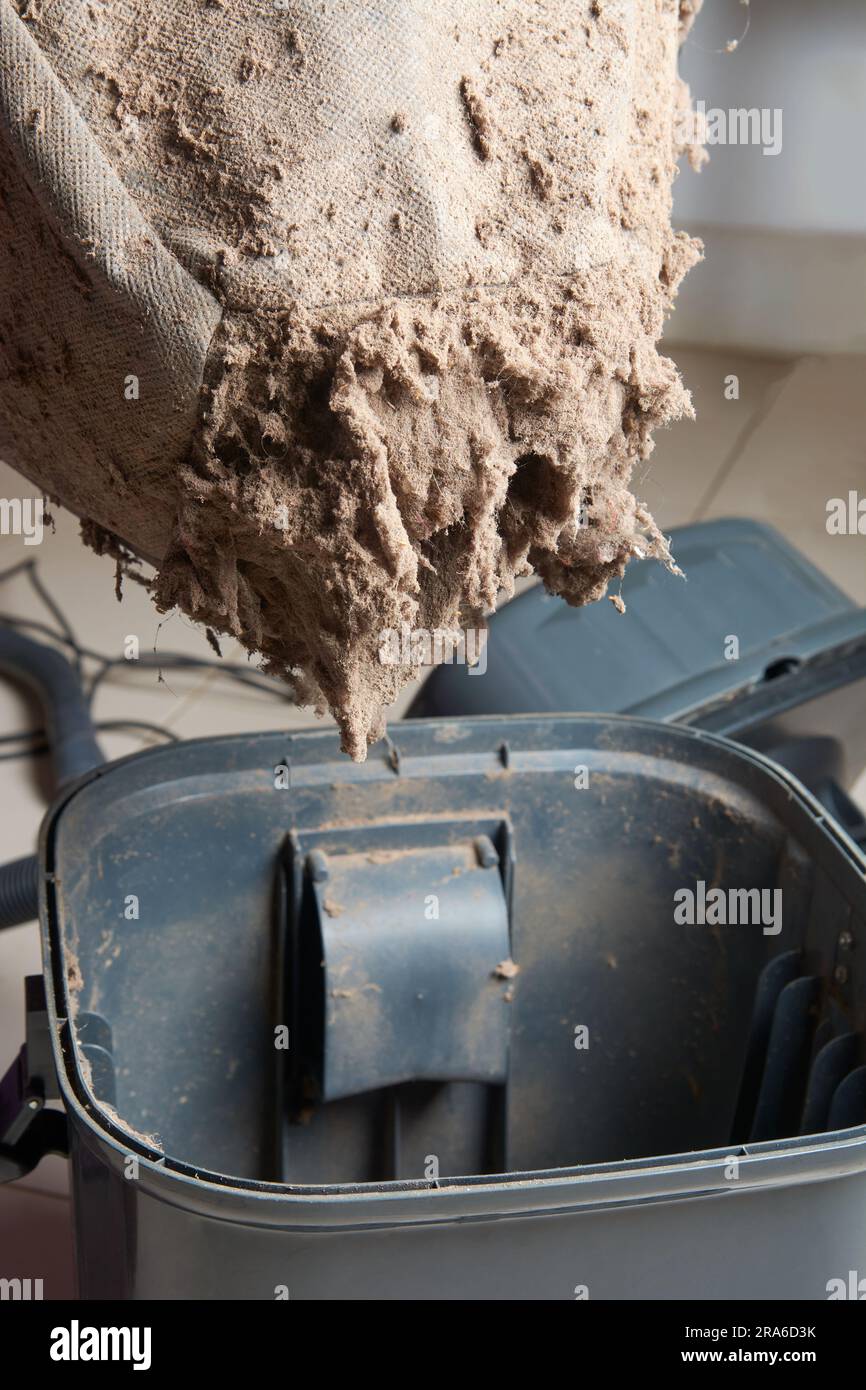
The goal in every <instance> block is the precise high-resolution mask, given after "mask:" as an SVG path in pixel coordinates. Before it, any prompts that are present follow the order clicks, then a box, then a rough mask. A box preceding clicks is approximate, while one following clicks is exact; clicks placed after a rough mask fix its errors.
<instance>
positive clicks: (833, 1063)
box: [800, 1033, 859, 1134]
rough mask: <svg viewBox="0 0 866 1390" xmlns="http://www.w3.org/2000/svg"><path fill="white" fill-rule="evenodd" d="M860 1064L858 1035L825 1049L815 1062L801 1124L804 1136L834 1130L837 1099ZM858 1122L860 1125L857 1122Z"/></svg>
mask: <svg viewBox="0 0 866 1390" xmlns="http://www.w3.org/2000/svg"><path fill="white" fill-rule="evenodd" d="M856 1061H857V1035H856V1034H855V1033H844V1034H843V1035H842V1037H841V1038H834V1039H833V1040H832V1042H828V1043H826V1044H825V1046H824V1047H822V1048H821V1050H820V1052H819V1053H818V1055H817V1056H816V1058H815V1061H814V1062H813V1063H812V1070H811V1072H810V1074H809V1086H808V1089H807V1091H806V1103H805V1105H804V1106H803V1117H802V1120H801V1122H800V1133H801V1134H821V1133H823V1131H824V1130H827V1129H833V1128H834V1126H833V1125H832V1124H831V1123H830V1110H831V1106H832V1103H833V1098H834V1096H836V1095H838V1093H839V1089H840V1086H841V1085H842V1084H843V1083H844V1080H845V1078H846V1077H847V1075H848V1073H849V1072H850V1071H851V1068H852V1067H853V1066H854V1064H855V1062H856ZM854 1123H859V1121H856V1122H854Z"/></svg>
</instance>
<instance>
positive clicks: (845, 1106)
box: [827, 1067, 866, 1130]
mask: <svg viewBox="0 0 866 1390" xmlns="http://www.w3.org/2000/svg"><path fill="white" fill-rule="evenodd" d="M864 1123H866V1067H858V1068H857V1070H856V1071H852V1072H850V1073H849V1075H848V1076H846V1077H845V1080H844V1081H843V1082H842V1083H841V1085H840V1086H837V1088H836V1094H835V1095H834V1097H833V1102H832V1104H831V1106H830V1118H829V1123H828V1126H827V1127H828V1129H831V1130H834V1129H851V1128H853V1126H854V1125H862V1124H864Z"/></svg>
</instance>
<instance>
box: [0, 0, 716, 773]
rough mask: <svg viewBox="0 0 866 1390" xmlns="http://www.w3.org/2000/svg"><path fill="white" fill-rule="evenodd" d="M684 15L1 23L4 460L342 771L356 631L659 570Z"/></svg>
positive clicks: (616, 10)
mask: <svg viewBox="0 0 866 1390" xmlns="http://www.w3.org/2000/svg"><path fill="white" fill-rule="evenodd" d="M695 8H696V6H695V4H694V3H689V4H683V5H680V4H678V3H677V0H603V3H602V0H514V3H505V0H474V3H473V0H460V3H457V0H435V3H434V0H378V3H360V2H359V0H328V3H321V2H320V0H285V3H280V4H271V3H267V2H266V0H191V3H189V4H185V5H182V6H178V5H174V4H171V3H168V0H158V2H157V3H143V0H115V2H114V3H111V4H109V3H107V2H103V0H92V2H89V0H85V3H81V0H38V2H37V0H18V3H17V4H13V3H12V0H0V58H2V68H0V120H2V132H0V291H2V298H0V449H2V451H3V455H4V457H6V458H7V459H8V460H9V461H10V462H12V463H13V464H14V465H15V466H16V467H18V468H19V469H20V470H21V471H22V472H23V473H25V474H26V475H27V477H29V478H30V479H32V480H33V481H34V482H35V483H36V484H37V485H38V486H39V487H40V488H42V489H44V490H45V491H46V492H47V493H49V494H50V495H51V496H52V497H54V498H56V499H59V501H61V502H62V503H63V504H64V505H66V506H68V507H70V508H71V509H72V510H73V511H75V512H76V513H77V514H78V515H79V516H81V517H82V518H83V519H84V520H85V522H86V526H85V534H86V536H87V538H88V539H89V540H90V541H91V543H93V544H95V545H97V547H99V548H108V549H110V550H113V551H114V552H115V553H117V554H121V555H122V554H124V553H125V550H126V548H129V549H130V550H131V551H133V552H135V553H136V554H138V555H140V556H142V557H144V558H145V559H147V560H148V561H150V562H152V563H153V564H154V565H155V566H156V568H157V576H156V580H155V586H154V591H155V597H156V600H157V602H158V604H159V605H160V606H161V607H162V608H163V609H165V608H167V607H170V606H172V605H174V604H178V605H180V606H181V607H183V608H184V609H185V610H186V611H187V612H189V613H190V614H192V616H193V617H195V618H198V619H200V620H201V621H203V622H206V623H208V624H209V625H211V626H212V627H214V628H216V629H217V630H219V631H222V632H227V633H231V634H232V635H235V636H237V637H239V638H241V640H243V641H244V642H245V643H246V644H247V646H248V647H249V648H250V649H251V650H254V651H257V652H260V653H262V654H263V655H264V657H265V658H266V660H267V662H268V663H269V665H270V667H271V668H272V669H275V670H277V671H280V672H283V673H285V674H287V675H289V676H290V677H291V678H292V679H293V680H294V681H295V683H296V687H297V689H298V694H299V698H302V699H306V700H310V701H312V702H313V703H316V704H321V705H328V706H330V708H331V709H332V710H333V712H334V713H335V715H336V717H337V718H338V720H339V722H340V725H341V728H342V731H343V735H344V746H345V747H346V748H347V749H348V751H350V752H351V753H352V754H353V755H354V756H357V757H360V756H363V754H364V750H365V748H366V744H367V742H368V741H369V740H372V739H374V738H376V737H378V736H379V734H380V733H381V731H382V728H383V709H384V708H385V707H387V705H388V703H389V702H390V701H391V700H393V698H394V696H395V695H396V693H397V692H398V690H399V688H400V686H401V685H402V683H403V682H404V681H405V680H406V679H408V678H410V677H411V676H412V675H413V674H414V670H413V668H412V667H411V666H409V667H406V668H403V667H400V668H395V667H393V666H387V665H385V666H383V664H382V662H381V660H380V650H381V645H382V633H383V631H384V630H391V629H398V628H402V627H404V626H408V627H409V628H411V629H417V628H421V629H424V630H429V629H431V628H435V629H440V630H444V631H447V632H449V633H454V634H456V633H457V632H458V631H459V629H460V627H461V626H462V625H465V624H467V623H470V624H478V623H481V622H483V620H484V614H485V612H486V611H488V610H489V609H490V607H491V606H493V604H495V602H496V601H497V598H498V597H501V595H502V594H503V593H505V594H508V593H509V592H510V589H511V586H512V585H513V580H514V577H515V575H517V574H520V573H524V572H526V571H527V570H528V569H531V568H534V569H536V570H537V571H538V572H539V573H540V574H541V575H542V577H543V578H544V580H545V582H546V583H547V584H548V587H549V588H551V590H552V591H553V592H557V593H561V594H562V595H563V597H565V598H566V599H567V600H568V601H570V602H575V603H579V602H585V601H587V600H588V599H592V598H597V597H598V596H599V595H600V594H602V593H603V592H604V590H605V588H606V585H607V583H608V581H609V579H610V578H611V577H612V576H614V575H616V574H620V573H622V570H623V567H624V565H625V564H626V563H627V560H628V559H629V557H630V556H631V555H633V554H635V553H655V554H657V555H659V556H660V557H661V558H666V546H665V544H664V540H663V538H662V537H661V536H660V535H659V534H658V531H657V530H656V528H655V526H654V524H653V523H652V520H651V518H649V517H648V516H647V515H646V513H645V512H644V511H643V510H642V509H641V508H640V506H639V504H638V503H636V501H635V499H634V498H633V497H632V495H631V493H630V492H629V490H628V476H629V473H630V471H631V467H632V465H633V463H634V460H635V459H636V458H638V457H645V456H646V454H647V453H648V452H649V449H650V447H651V443H650V431H651V429H652V428H653V427H654V426H655V425H657V424H660V423H663V422H664V421H665V420H667V419H669V418H672V417H673V416H675V415H676V414H678V413H682V411H683V410H685V409H687V408H688V400H687V396H686V394H685V393H684V391H683V390H682V387H681V385H680V383H679V381H678V378H677V376H676V373H675V371H674V369H673V367H672V366H671V364H670V363H668V362H667V361H666V360H665V359H664V358H662V357H660V356H659V355H658V353H657V352H656V350H655V342H656V340H657V338H658V336H659V334H660V332H661V328H662V323H663V319H664V315H665V313H666V312H667V310H668V308H669V306H670V303H671V301H672V298H673V295H674V293H675V290H676V286H677V284H678V282H679V279H680V278H681V276H682V274H683V273H684V272H685V270H686V269H687V268H688V266H689V265H690V264H691V263H692V262H693V261H694V260H695V259H696V257H697V254H698V252H697V249H696V247H695V246H694V245H693V243H691V242H690V241H689V240H688V238H685V237H683V236H682V235H678V234H675V233H673V232H672V230H671V228H670V185H671V181H672V178H673V176H674V172H675V159H676V157H677V154H678V153H679V145H678V141H677V136H676V124H677V117H678V114H679V113H681V112H682V110H683V107H684V104H685V103H686V102H687V94H686V93H685V90H684V88H683V86H682V84H681V83H680V81H679V79H678V78H677V75H676V56H677V48H678V43H679V40H680V38H681V35H682V32H683V29H684V27H685V26H686V25H687V24H688V22H690V19H691V16H692V14H693V12H694V9H695ZM130 375H134V376H135V377H137V378H138V394H137V397H136V398H134V399H127V397H126V395H125V392H124V384H125V382H126V379H127V378H128V377H129V376H130Z"/></svg>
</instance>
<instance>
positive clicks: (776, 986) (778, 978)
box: [731, 951, 801, 1144]
mask: <svg viewBox="0 0 866 1390" xmlns="http://www.w3.org/2000/svg"><path fill="white" fill-rule="evenodd" d="M800 959H801V957H800V952H799V951H786V952H785V954H784V955H781V956H775V957H774V959H773V960H771V961H769V963H768V964H767V965H765V966H764V969H763V970H762V971H761V975H760V978H759V980H758V988H757V991H756V994H755V1006H754V1010H753V1013H752V1029H751V1033H750V1035H749V1045H748V1047H747V1049H746V1060H745V1064H744V1066H743V1079H742V1082H741V1083H740V1096H739V1100H738V1102H737V1109H736V1114H735V1117H734V1125H733V1130H732V1134H731V1139H732V1142H733V1143H735V1144H743V1143H745V1142H746V1140H747V1139H748V1138H749V1137H750V1136H751V1133H752V1122H753V1119H754V1115H755V1110H756V1108H757V1104H758V1097H759V1095H760V1093H761V1081H762V1079H763V1076H764V1069H765V1067H766V1065H767V1049H768V1047H769V1044H770V1033H771V1031H772V1027H773V1015H774V1013H775V1011H776V1005H777V1003H778V1002H779V996H780V995H781V993H782V990H783V989H784V988H785V986H786V985H788V984H790V983H791V981H792V980H795V979H796V978H797V976H798V975H799V973H800Z"/></svg>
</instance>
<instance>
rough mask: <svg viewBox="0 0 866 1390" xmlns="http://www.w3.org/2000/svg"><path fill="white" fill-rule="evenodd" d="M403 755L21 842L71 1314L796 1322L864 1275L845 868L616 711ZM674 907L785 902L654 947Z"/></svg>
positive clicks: (332, 758)
mask: <svg viewBox="0 0 866 1390" xmlns="http://www.w3.org/2000/svg"><path fill="white" fill-rule="evenodd" d="M395 737H396V745H397V747H396V755H395V754H394V750H392V751H391V752H390V753H388V754H387V756H386V755H385V754H383V753H382V752H381V751H380V750H379V749H374V750H373V751H372V754H371V757H370V760H369V761H368V762H367V763H366V764H365V765H363V766H356V765H353V764H350V763H349V762H348V761H347V760H346V759H345V758H344V757H342V756H341V755H340V753H339V750H338V744H337V741H336V739H335V737H334V736H333V735H332V734H330V733H319V732H313V733H304V734H299V735H295V736H292V737H289V736H287V735H283V734H273V735H262V736H255V737H247V738H236V737H233V738H227V739H215V740H208V741H202V742H198V743H190V744H185V745H183V746H181V747H178V748H171V749H160V750H155V751H151V752H148V753H146V754H143V755H139V756H136V757H134V758H131V759H126V760H124V761H122V762H119V763H116V764H113V765H110V766H108V767H106V768H104V769H99V770H97V771H96V772H94V773H93V774H92V775H90V776H88V777H87V778H85V779H84V780H83V781H82V782H81V783H79V784H78V785H77V786H76V787H75V788H74V789H73V790H72V791H71V793H67V794H66V795H65V796H64V797H62V798H61V799H60V800H59V801H58V802H57V803H56V804H55V806H54V808H53V809H52V811H51V812H50V813H49V815H48V817H47V819H46V821H45V824H44V827H43V832H42V838H41V856H42V863H43V869H44V873H43V883H42V930H43V943H44V960H45V982H46V991H47V1009H48V1024H49V1028H50V1033H51V1037H52V1040H53V1048H54V1056H55V1059H56V1064H57V1069H58V1073H59V1088H60V1094H61V1096H62V1100H63V1102H64V1105H65V1107H66V1111H67V1114H68V1117H69V1125H70V1133H71V1141H72V1143H71V1161H72V1169H73V1177H74V1196H75V1221H76V1245H77V1262H78V1276H79V1282H80V1290H81V1293H82V1295H83V1296H84V1297H86V1298H101V1297H126V1298H139V1299H144V1298H209V1299H238V1298H240V1299H273V1298H275V1297H284V1296H286V1295H288V1296H289V1297H290V1298H292V1299H298V1298H302V1299H303V1298H363V1299H380V1298H381V1299H388V1298H394V1299H406V1298H424V1299H454V1298H457V1299H477V1298H494V1299H521V1298H541V1299H572V1298H575V1297H581V1296H584V1295H585V1294H587V1293H588V1296H589V1297H590V1298H592V1299H596V1298H625V1299H628V1298H673V1297H699V1298H723V1297H743V1298H755V1299H760V1298H783V1299H785V1298H789V1299H790V1298H796V1299H801V1298H802V1299H814V1298H824V1297H826V1292H825V1290H826V1285H827V1282H828V1281H829V1280H830V1279H832V1278H836V1277H846V1278H847V1274H848V1271H849V1270H851V1269H861V1270H866V1125H864V1122H866V1089H864V1085H863V1081H864V1077H866V1065H864V1064H866V1055H864V1024H866V973H864V965H863V959H864V950H866V861H864V859H863V857H862V856H861V855H859V853H858V852H857V850H856V849H855V847H854V846H853V845H852V844H851V843H850V841H848V840H847V839H846V838H845V837H844V836H842V835H840V834H839V832H838V831H837V830H836V829H835V827H834V826H833V825H832V823H829V822H828V821H827V820H826V819H825V817H824V815H823V813H822V811H821V808H820V807H819V805H818V803H817V802H816V801H815V800H814V799H812V797H811V796H810V795H809V794H808V793H807V792H805V790H804V789H803V788H802V787H801V786H800V785H799V784H797V783H796V782H795V781H794V780H793V778H791V777H790V776H789V775H788V774H786V773H785V772H783V771H781V770H780V769H778V768H776V767H775V766H774V765H772V764H771V763H769V762H768V761H767V760H765V759H764V758H762V757H761V756H760V755H758V754H754V753H751V752H747V751H745V750H741V749H737V748H735V747H733V746H732V745H730V744H728V743H726V742H725V741H724V740H723V739H720V738H717V737H714V736H712V735H707V734H705V733H702V732H697V731H694V730H690V729H687V728H681V727H677V726H672V725H664V724H655V723H651V722H648V721H643V720H629V719H617V718H595V717H593V718H588V717H579V716H570V717H556V718H550V717H546V718H525V719H519V718H514V719H508V720H496V719H477V720H464V721H451V722H449V723H444V724H437V723H433V722H431V723H427V722H418V723H414V724H411V725H405V726H401V727H400V728H399V729H398V730H397V731H395ZM282 768H289V769H290V777H289V779H288V780H290V783H291V785H290V786H289V787H286V786H284V785H283V783H284V782H285V781H286V780H287V779H286V777H285V775H282V776H278V775H275V769H282ZM584 783H585V784H586V785H584ZM701 883H703V884H705V885H707V886H713V885H715V886H716V887H719V888H721V889H723V890H725V891H727V890H729V889H730V890H734V889H743V890H759V891H760V890H764V891H765V892H766V893H767V894H768V895H772V893H773V892H774V891H775V890H780V891H781V894H782V904H783V912H782V918H781V921H780V923H779V929H778V930H775V927H774V925H773V924H772V923H771V922H770V921H769V918H768V917H765V918H762V919H761V921H752V922H750V923H741V924H740V925H736V926H735V925H728V926H720V925H700V924H694V925H688V924H681V923H679V922H677V921H676V920H675V902H676V901H678V900H677V899H676V897H675V895H677V894H678V893H680V894H681V893H682V891H683V890H684V889H689V890H691V891H694V892H696V893H698V892H699V885H700V884H701ZM434 899H435V900H436V907H437V912H433V911H432V907H433V903H432V901H431V900H434ZM765 901H766V902H767V903H772V902H774V901H775V900H774V899H773V898H772V897H771V896H768V897H767V898H766V900H765ZM383 945H384V948H385V949H383ZM389 945H390V946H392V947H393V949H392V950H388V949H387V948H388V947H389ZM443 1024H444V1026H443ZM286 1028H288V1029H289V1047H288V1049H285V1048H284V1047H282V1046H281V1045H276V1044H277V1041H278V1040H279V1042H280V1043H282V1042H285V1032H284V1031H283V1032H282V1033H281V1030H285V1029H286ZM583 1030H585V1032H584V1031H583Z"/></svg>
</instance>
